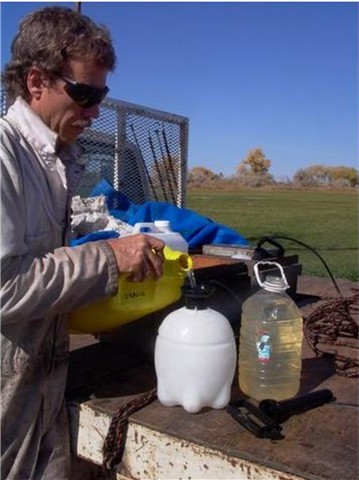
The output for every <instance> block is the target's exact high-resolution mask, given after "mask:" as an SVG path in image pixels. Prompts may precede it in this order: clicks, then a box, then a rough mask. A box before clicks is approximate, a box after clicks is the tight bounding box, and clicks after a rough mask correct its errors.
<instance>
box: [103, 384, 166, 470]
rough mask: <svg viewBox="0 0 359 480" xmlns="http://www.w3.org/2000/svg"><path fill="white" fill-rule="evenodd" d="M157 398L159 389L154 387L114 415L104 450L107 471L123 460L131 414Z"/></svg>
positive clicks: (104, 464)
mask: <svg viewBox="0 0 359 480" xmlns="http://www.w3.org/2000/svg"><path fill="white" fill-rule="evenodd" d="M156 398H157V389H156V388H153V389H152V390H150V391H149V392H146V393H144V394H142V395H140V396H138V397H136V398H134V399H133V400H131V401H129V402H127V403H125V404H124V405H121V407H120V408H119V409H118V411H117V412H116V414H115V415H114V416H113V417H112V420H111V423H110V427H109V429H108V432H107V435H106V438H105V441H104V445H103V450H102V453H103V463H102V467H103V469H104V470H105V471H107V472H108V471H110V472H113V471H114V470H115V469H116V467H117V465H118V464H119V463H120V462H121V459H122V455H123V452H124V449H125V443H126V433H127V427H128V419H129V417H130V415H132V414H133V413H135V412H137V411H138V410H140V409H141V408H143V407H145V406H146V405H148V404H150V403H151V402H153V401H154V400H155V399H156Z"/></svg>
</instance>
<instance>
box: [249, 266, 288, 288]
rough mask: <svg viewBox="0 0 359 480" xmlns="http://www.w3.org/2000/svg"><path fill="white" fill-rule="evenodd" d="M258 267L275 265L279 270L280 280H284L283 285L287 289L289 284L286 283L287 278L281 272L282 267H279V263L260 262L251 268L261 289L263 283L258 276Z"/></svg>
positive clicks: (282, 271)
mask: <svg viewBox="0 0 359 480" xmlns="http://www.w3.org/2000/svg"><path fill="white" fill-rule="evenodd" d="M258 265H275V266H276V267H278V269H279V270H280V273H281V275H282V278H283V280H284V283H285V285H286V288H289V284H288V282H287V277H286V276H285V273H284V270H283V267H282V265H280V264H279V263H277V262H266V261H264V260H263V261H260V262H257V263H256V264H255V265H254V267H253V270H254V273H255V276H256V279H257V282H258V284H259V285H260V286H261V287H262V288H263V287H264V284H265V282H262V280H261V278H260V275H259V271H258Z"/></svg>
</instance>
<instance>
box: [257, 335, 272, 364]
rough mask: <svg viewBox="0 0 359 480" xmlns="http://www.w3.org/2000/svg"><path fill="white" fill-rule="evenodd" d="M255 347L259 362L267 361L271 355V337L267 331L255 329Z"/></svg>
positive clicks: (264, 362)
mask: <svg viewBox="0 0 359 480" xmlns="http://www.w3.org/2000/svg"><path fill="white" fill-rule="evenodd" d="M256 347H257V355H258V360H259V362H260V363H263V364H266V363H268V362H269V360H270V357H271V355H272V344H271V338H270V335H269V334H268V332H264V331H262V330H259V331H257V339H256Z"/></svg>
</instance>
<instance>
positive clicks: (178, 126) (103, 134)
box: [1, 90, 189, 207]
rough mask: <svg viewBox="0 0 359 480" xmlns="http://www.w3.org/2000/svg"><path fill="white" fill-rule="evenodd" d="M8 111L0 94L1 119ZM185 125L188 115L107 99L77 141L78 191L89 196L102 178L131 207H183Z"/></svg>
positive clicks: (186, 130)
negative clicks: (80, 159)
mask: <svg viewBox="0 0 359 480" xmlns="http://www.w3.org/2000/svg"><path fill="white" fill-rule="evenodd" d="M6 110H7V106H6V95H5V93H4V91H3V90H1V116H2V115H4V114H5V113H6ZM188 126H189V120H188V118H186V117H183V116H180V115H176V114H172V113H168V112H164V111H161V110H156V109H153V108H149V107H145V106H142V105H137V104H134V103H129V102H125V101H122V100H116V99H113V98H106V99H105V100H104V101H103V102H102V103H101V106H100V115H99V118H97V119H96V120H94V121H93V124H92V126H91V127H90V128H88V129H86V130H85V132H84V133H83V134H82V135H81V136H80V137H79V142H80V144H82V146H83V147H84V149H85V156H86V157H87V158H86V173H85V175H84V178H83V180H82V182H81V184H80V186H79V189H78V192H77V193H78V194H80V195H81V196H88V195H89V194H90V192H91V190H92V189H93V187H94V186H95V185H96V184H97V183H98V182H99V181H100V180H102V179H106V180H107V181H108V182H109V183H111V184H112V186H113V187H114V188H115V189H116V190H118V191H120V192H122V193H124V194H125V195H127V196H128V197H129V198H130V200H131V201H133V202H134V203H143V202H145V201H148V200H150V201H164V202H167V203H172V204H174V205H176V206H178V207H183V206H185V198H186V183H187V156H188Z"/></svg>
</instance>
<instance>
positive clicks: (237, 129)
mask: <svg viewBox="0 0 359 480" xmlns="http://www.w3.org/2000/svg"><path fill="white" fill-rule="evenodd" d="M53 4H57V5H66V6H69V7H71V8H74V5H75V2H1V64H2V66H3V65H4V63H6V62H7V61H8V60H9V50H10V43H11V40H12V38H13V36H14V35H15V33H16V31H17V27H18V24H19V21H20V19H21V18H22V17H23V16H24V15H25V14H26V13H28V12H29V11H32V10H34V9H36V8H39V7H42V6H46V5H53ZM358 5H359V4H358V3H357V2H315V3H311V2H81V8H82V12H83V13H84V14H86V15H89V16H90V17H91V18H92V19H94V20H95V21H97V22H100V23H103V24H105V25H107V27H108V28H109V29H110V31H111V33H112V36H113V39H114V43H115V47H116V51H117V55H118V66H117V69H116V72H115V73H114V74H111V75H110V76H109V79H108V85H109V87H110V88H111V92H110V96H111V97H113V98H116V99H120V100H126V101H128V102H133V103H138V104H141V105H146V106H148V107H152V108H156V109H160V110H164V111H167V112H171V113H176V114H178V115H183V116H186V117H188V118H189V121H190V127H189V152H188V154H189V158H188V163H189V168H193V167H195V166H203V167H206V168H209V169H211V170H212V171H214V172H216V173H219V172H222V173H223V174H224V175H226V176H229V175H232V174H234V173H235V169H236V167H237V166H238V164H239V163H240V162H241V161H242V160H243V159H244V158H245V156H246V154H247V153H248V151H249V150H250V149H251V148H254V147H260V148H262V149H263V151H264V153H265V155H266V156H267V158H269V159H270V160H271V162H272V165H271V169H270V171H271V173H272V174H273V175H274V176H275V177H276V178H277V179H285V178H292V176H293V175H294V173H295V172H296V171H297V170H298V169H300V168H306V167H308V166H310V165H313V164H323V165H332V166H336V165H344V166H348V167H355V168H358V83H359V82H358Z"/></svg>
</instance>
